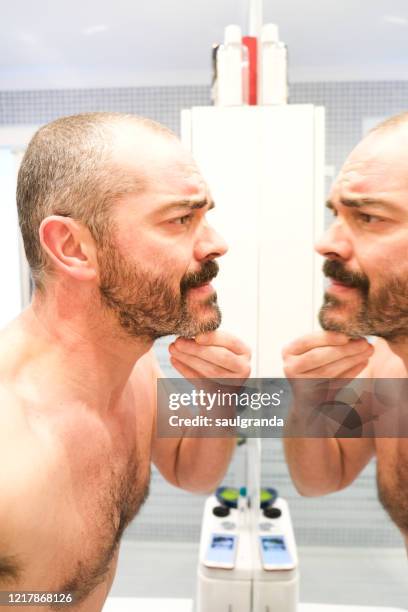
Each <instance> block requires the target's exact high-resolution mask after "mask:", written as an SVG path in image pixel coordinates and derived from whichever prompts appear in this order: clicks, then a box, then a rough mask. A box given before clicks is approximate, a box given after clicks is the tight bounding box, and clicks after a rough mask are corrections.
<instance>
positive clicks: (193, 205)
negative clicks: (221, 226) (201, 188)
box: [162, 200, 215, 212]
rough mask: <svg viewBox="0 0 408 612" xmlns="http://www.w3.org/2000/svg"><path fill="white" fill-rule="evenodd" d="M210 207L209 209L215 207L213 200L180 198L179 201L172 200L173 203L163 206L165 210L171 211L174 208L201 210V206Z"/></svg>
mask: <svg viewBox="0 0 408 612" xmlns="http://www.w3.org/2000/svg"><path fill="white" fill-rule="evenodd" d="M206 206H207V207H208V210H211V209H212V208H214V207H215V204H214V202H213V200H199V201H194V200H178V201H177V202H172V203H171V204H167V205H166V206H164V207H163V208H162V211H163V212H169V211H172V210H200V209H201V208H205V207H206Z"/></svg>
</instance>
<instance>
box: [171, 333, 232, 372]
mask: <svg viewBox="0 0 408 612" xmlns="http://www.w3.org/2000/svg"><path fill="white" fill-rule="evenodd" d="M169 350H170V353H171V354H173V355H175V356H176V357H177V356H178V357H179V358H182V356H183V355H185V356H187V357H188V358H189V357H191V356H194V357H199V358H200V359H202V360H205V361H208V362H209V363H212V364H214V365H217V366H219V367H221V368H223V369H226V370H230V371H231V372H235V371H236V370H237V369H240V365H241V364H240V358H239V356H237V355H236V354H235V353H232V352H231V351H229V350H228V349H226V348H224V347H221V346H200V345H199V344H197V342H195V341H194V340H185V339H182V338H180V339H178V340H176V342H175V343H174V344H173V345H170V347H169Z"/></svg>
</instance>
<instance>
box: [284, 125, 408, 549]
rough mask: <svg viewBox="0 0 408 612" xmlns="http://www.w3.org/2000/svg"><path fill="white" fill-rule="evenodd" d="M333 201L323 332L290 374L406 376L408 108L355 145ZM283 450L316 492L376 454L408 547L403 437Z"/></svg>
mask: <svg viewBox="0 0 408 612" xmlns="http://www.w3.org/2000/svg"><path fill="white" fill-rule="evenodd" d="M327 205H328V207H329V209H330V210H331V211H332V213H333V215H334V217H335V218H334V220H333V223H332V224H331V226H330V228H329V229H328V230H327V232H326V233H325V235H324V237H323V238H322V239H321V240H320V242H319V243H318V244H317V247H316V248H317V251H318V252H319V253H320V254H321V255H322V256H323V257H325V263H324V266H323V271H324V273H325V275H326V276H327V277H329V278H330V279H331V284H330V285H329V287H328V289H327V293H326V294H325V302H324V305H323V307H322V309H321V311H320V323H321V325H322V327H323V329H324V330H326V331H323V332H319V333H314V334H311V335H308V336H305V337H303V338H300V339H298V340H296V341H294V342H293V343H291V344H290V345H288V346H287V347H286V348H285V349H284V351H283V356H284V362H285V374H286V376H287V377H288V378H295V379H296V378H326V377H329V378H337V377H338V378H343V377H344V378H354V377H357V376H358V377H366V378H371V377H376V378H400V377H402V378H406V377H407V375H408V256H407V254H408V113H405V114H403V115H399V116H396V117H393V118H391V119H389V120H387V121H386V122H384V123H382V124H380V125H379V126H378V127H377V128H375V129H374V130H373V131H372V132H371V133H370V134H369V135H368V136H367V137H365V138H364V139H363V140H362V141H361V142H360V143H359V144H358V145H357V147H356V148H355V149H354V150H353V151H352V153H351V154H350V156H349V157H348V159H347V160H346V162H345V164H344V166H343V168H342V169H341V171H340V174H339V176H338V177H337V179H336V181H335V183H334V185H333V187H332V190H331V194H330V197H329V201H328V204H327ZM368 335H371V336H377V340H376V341H375V344H374V346H372V345H370V344H369V343H368V342H367V340H366V339H365V338H363V336H368ZM295 386H296V385H295ZM295 404H296V405H295V406H293V408H292V413H291V417H290V420H291V424H292V425H294V426H301V423H302V418H304V416H305V415H304V410H303V411H302V402H301V400H300V401H296V402H295ZM362 409H366V407H364V406H363V407H362ZM285 450H286V457H287V461H288V465H289V468H290V472H291V475H292V478H293V481H294V483H295V485H296V487H297V489H298V491H299V492H300V493H301V494H303V495H311V496H313V495H324V494H326V493H331V492H333V491H338V490H340V489H343V488H344V487H347V486H348V485H349V484H350V483H351V482H353V480H354V479H355V478H356V476H357V475H358V474H359V473H360V472H361V470H362V469H363V468H364V466H365V465H366V464H367V463H368V462H369V461H370V459H371V458H372V457H374V456H376V457H377V482H378V492H379V498H380V500H381V502H382V504H383V505H384V507H385V509H386V510H387V511H388V513H389V515H390V517H391V518H392V519H393V521H394V522H395V523H396V524H397V526H398V527H399V529H400V530H401V532H402V534H403V536H404V537H405V541H406V542H407V543H408V442H407V441H406V439H404V438H403V437H400V438H398V437H394V438H391V437H388V438H381V437H377V438H373V437H366V438H361V439H345V438H342V439H335V438H314V439H310V438H309V439H308V438H286V439H285ZM311 466H313V469H311Z"/></svg>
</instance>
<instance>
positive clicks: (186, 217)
mask: <svg viewBox="0 0 408 612" xmlns="http://www.w3.org/2000/svg"><path fill="white" fill-rule="evenodd" d="M192 218H193V215H192V214H191V213H190V214H189V215H183V216H182V217H177V219H173V221H172V223H176V224H177V225H187V224H188V223H190V221H191V220H192Z"/></svg>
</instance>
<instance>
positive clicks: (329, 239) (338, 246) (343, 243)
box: [315, 220, 353, 259]
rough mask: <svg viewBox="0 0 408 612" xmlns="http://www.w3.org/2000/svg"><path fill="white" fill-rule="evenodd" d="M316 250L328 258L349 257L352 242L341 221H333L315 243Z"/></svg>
mask: <svg viewBox="0 0 408 612" xmlns="http://www.w3.org/2000/svg"><path fill="white" fill-rule="evenodd" d="M315 249H316V251H317V252H318V253H319V254H320V255H323V257H326V258H328V259H349V258H350V257H351V255H352V251H353V249H352V244H351V241H350V238H349V236H348V235H347V232H346V230H345V228H344V227H343V225H342V223H340V222H339V221H337V220H336V221H335V222H334V223H332V224H331V226H330V227H329V228H328V229H327V230H326V231H325V233H324V234H323V236H322V237H321V238H320V239H319V240H318V241H317V242H316V244H315Z"/></svg>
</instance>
